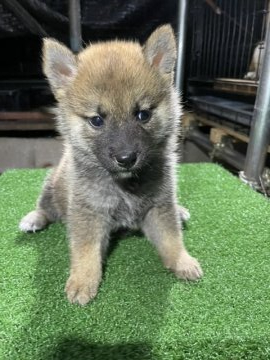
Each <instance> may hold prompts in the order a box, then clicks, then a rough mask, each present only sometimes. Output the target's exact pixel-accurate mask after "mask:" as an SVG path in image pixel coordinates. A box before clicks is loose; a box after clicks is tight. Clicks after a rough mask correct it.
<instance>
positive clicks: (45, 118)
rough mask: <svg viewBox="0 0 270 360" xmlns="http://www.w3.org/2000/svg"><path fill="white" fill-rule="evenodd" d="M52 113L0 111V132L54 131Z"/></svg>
mask: <svg viewBox="0 0 270 360" xmlns="http://www.w3.org/2000/svg"><path fill="white" fill-rule="evenodd" d="M54 117H55V116H54V115H53V114H52V113H46V112H42V111H1V112H0V130H1V131H12V130H16V131H34V130H54V129H55V120H54Z"/></svg>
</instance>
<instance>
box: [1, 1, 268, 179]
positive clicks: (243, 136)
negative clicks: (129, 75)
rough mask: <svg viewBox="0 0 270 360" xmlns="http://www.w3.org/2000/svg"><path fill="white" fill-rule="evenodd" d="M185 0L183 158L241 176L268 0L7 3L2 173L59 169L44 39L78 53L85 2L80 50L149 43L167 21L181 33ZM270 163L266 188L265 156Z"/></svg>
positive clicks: (3, 22) (3, 17)
mask: <svg viewBox="0 0 270 360" xmlns="http://www.w3.org/2000/svg"><path fill="white" fill-rule="evenodd" d="M183 3H185V4H186V5H188V6H187V11H186V13H185V14H184V16H185V21H186V28H185V31H186V32H185V39H186V41H185V47H184V59H185V62H184V64H185V66H184V68H183V74H184V80H183V85H182V86H181V89H180V90H181V92H182V96H183V104H184V109H185V114H184V117H183V126H184V131H183V140H184V146H183V148H182V150H181V151H182V154H183V156H182V158H183V161H185V162H200V161H206V162H209V161H218V162H221V163H222V164H223V165H224V166H226V167H227V168H229V169H230V170H231V171H233V172H238V171H239V170H240V171H241V170H243V169H244V163H245V159H246V154H247V147H248V144H249V141H250V132H251V128H252V122H253V115H254V104H255V100H256V95H257V89H258V85H259V82H260V72H261V67H262V61H263V57H264V52H265V37H266V33H267V30H268V20H269V19H268V18H269V16H268V13H269V0H189V1H184V0H182V2H181V0H179V1H175V0H171V1H162V0H134V1H125V0H113V1H106V0H100V1H97V0H96V1H92V0H81V1H74V0H73V1H72V0H70V1H68V0H65V1H60V0H54V1H53V0H45V1H39V0H20V1H19V0H0V46H1V57H0V171H3V170H5V169H7V168H17V167H47V166H52V165H55V164H57V162H58V160H59V157H60V154H61V138H60V137H59V135H58V134H57V132H56V131H55V128H54V118H53V114H52V112H51V107H52V105H53V104H54V102H55V101H54V98H53V96H52V94H51V92H50V90H49V88H48V84H47V82H46V80H45V79H44V77H43V75H42V71H41V44H42V38H43V37H54V38H56V39H58V40H60V41H62V42H64V43H65V44H66V45H68V46H70V47H72V48H73V50H76V39H75V43H74V36H75V37H76V36H77V35H79V34H78V33H76V29H75V30H74V21H73V25H72V18H73V19H74V16H75V27H76V11H77V10H78V9H79V5H80V13H81V21H80V27H81V34H82V44H83V45H85V44H88V43H89V42H92V41H93V42H94V41H98V40H107V39H112V38H116V37H117V38H119V39H131V40H134V39H138V40H139V41H140V42H144V41H145V39H146V38H147V37H148V36H149V35H150V33H151V32H152V31H153V30H154V29H155V28H156V27H157V26H159V25H161V24H164V23H171V24H172V26H173V28H174V29H175V32H176V35H177V36H178V35H179V23H180V22H181V21H183V18H181V14H180V13H179V4H180V5H183ZM76 5H78V7H77V8H76ZM182 15H183V14H182ZM72 26H73V28H72ZM182 67H183V64H182ZM265 161H266V163H265V165H266V166H265V167H264V172H263V177H264V179H265V182H267V181H268V178H269V172H268V164H269V156H268V155H267V156H266V160H265Z"/></svg>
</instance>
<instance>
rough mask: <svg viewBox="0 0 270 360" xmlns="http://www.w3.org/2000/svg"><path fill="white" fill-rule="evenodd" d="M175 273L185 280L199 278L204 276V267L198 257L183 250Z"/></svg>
mask: <svg viewBox="0 0 270 360" xmlns="http://www.w3.org/2000/svg"><path fill="white" fill-rule="evenodd" d="M174 272H175V275H176V276H177V277H179V278H180V279H184V280H198V279H199V278H201V277H202V276H203V271H202V268H201V266H200V264H199V262H198V260H197V259H195V258H193V257H192V256H190V255H189V253H188V252H186V251H183V252H182V253H181V255H180V257H179V259H178V261H177V264H176V268H175V270H174Z"/></svg>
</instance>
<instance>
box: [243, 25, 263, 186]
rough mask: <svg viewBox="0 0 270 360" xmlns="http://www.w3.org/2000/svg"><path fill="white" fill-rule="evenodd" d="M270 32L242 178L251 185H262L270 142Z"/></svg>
mask: <svg viewBox="0 0 270 360" xmlns="http://www.w3.org/2000/svg"><path fill="white" fill-rule="evenodd" d="M269 84H270V32H269V31H268V32H267V35H266V43H265V55H264V60H263V66H262V73H261V76H260V81H259V86H258V91H257V97H256V101H255V107H254V113H253V118H252V126H251V133H250V142H249V145H248V150H247V155H246V161H245V166H244V173H243V174H240V177H242V178H243V179H244V181H246V182H248V183H250V185H261V184H260V183H261V180H260V179H261V175H262V172H263V168H264V164H265V159H266V154H267V147H268V145H269V142H270V86H269Z"/></svg>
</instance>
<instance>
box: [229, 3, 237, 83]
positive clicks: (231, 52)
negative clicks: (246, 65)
mask: <svg viewBox="0 0 270 360" xmlns="http://www.w3.org/2000/svg"><path fill="white" fill-rule="evenodd" d="M232 20H233V32H232V40H231V49H230V61H229V77H232V76H233V74H232V61H233V60H235V32H236V21H237V2H236V1H235V2H234V13H233V17H232Z"/></svg>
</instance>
